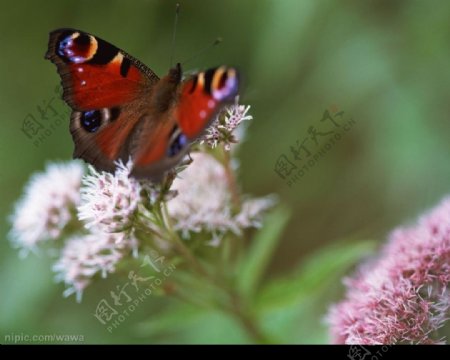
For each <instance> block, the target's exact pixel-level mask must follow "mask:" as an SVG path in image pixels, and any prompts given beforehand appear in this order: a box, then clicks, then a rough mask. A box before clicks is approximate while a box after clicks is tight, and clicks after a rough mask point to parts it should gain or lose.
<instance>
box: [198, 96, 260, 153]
mask: <svg viewBox="0 0 450 360" xmlns="http://www.w3.org/2000/svg"><path fill="white" fill-rule="evenodd" d="M238 100H239V99H238V98H236V103H235V104H233V105H231V106H229V107H227V108H226V109H225V111H223V112H222V113H220V114H219V116H218V117H217V119H216V120H215V121H214V122H213V123H212V125H211V126H210V127H209V128H208V129H207V130H206V134H205V135H204V136H203V137H202V138H201V140H200V142H201V143H203V142H206V143H207V144H208V145H209V146H210V147H212V148H215V147H216V146H217V145H218V144H221V143H222V144H224V148H225V150H227V151H230V149H231V144H233V143H237V142H238V139H237V138H236V134H235V130H236V128H237V127H238V125H239V124H240V123H242V122H243V121H245V120H251V119H253V117H252V116H251V115H249V114H248V111H249V110H250V106H245V105H239V104H238Z"/></svg>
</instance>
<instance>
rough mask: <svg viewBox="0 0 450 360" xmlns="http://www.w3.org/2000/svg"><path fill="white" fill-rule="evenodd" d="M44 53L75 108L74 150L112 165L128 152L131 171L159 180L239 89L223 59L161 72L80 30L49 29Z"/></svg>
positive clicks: (77, 155) (97, 164)
mask: <svg viewBox="0 0 450 360" xmlns="http://www.w3.org/2000/svg"><path fill="white" fill-rule="evenodd" d="M45 58H46V59H49V60H50V61H52V62H53V63H54V64H55V65H56V67H57V70H58V73H59V75H60V76H61V79H62V85H63V89H64V92H63V99H64V100H65V101H66V102H67V104H68V105H69V106H70V107H71V108H72V110H73V111H72V115H71V118H70V132H71V134H72V137H73V141H74V143H75V151H74V157H75V158H81V159H83V160H85V161H86V162H88V163H91V164H92V165H94V167H95V168H96V169H98V170H104V171H109V172H112V171H114V169H115V161H117V160H119V159H122V160H123V161H126V160H128V159H129V158H131V159H132V160H133V169H132V172H131V175H132V176H134V177H136V178H148V179H151V180H153V181H160V180H161V179H162V178H163V176H164V174H165V173H166V172H167V171H168V170H170V169H171V168H173V167H174V166H175V165H177V164H178V163H179V162H180V161H181V160H182V158H183V157H184V155H185V154H186V153H187V152H188V150H189V147H190V144H191V143H192V142H194V141H195V140H196V139H198V137H199V136H201V135H202V134H203V132H204V131H205V129H206V128H207V127H208V125H210V123H211V121H212V120H213V119H214V117H215V115H216V114H217V113H218V112H219V111H220V110H221V108H222V107H223V106H224V105H225V104H227V103H229V102H230V101H232V100H233V99H234V98H235V96H236V95H237V92H238V85H239V81H238V73H237V70H236V69H235V68H232V67H225V66H220V67H217V68H212V69H209V70H206V71H204V72H199V73H197V74H195V75H193V76H191V77H189V78H188V79H186V80H182V70H181V65H180V64H179V63H178V64H177V65H176V66H175V67H174V68H172V69H170V70H169V73H168V74H167V75H166V76H164V77H163V78H161V79H160V78H159V77H158V76H157V75H156V74H155V73H154V72H153V71H152V70H151V69H149V68H148V67H147V66H145V65H144V64H143V63H141V62H140V61H139V60H137V59H135V58H134V57H132V56H131V55H129V54H127V53H126V52H125V51H123V50H120V49H118V48H117V47H115V46H114V45H111V44H110V43H108V42H106V41H104V40H102V39H100V38H98V37H96V36H94V35H91V34H88V33H85V32H82V31H79V30H74V29H58V30H54V31H52V32H51V33H50V39H49V44H48V51H47V53H46V55H45Z"/></svg>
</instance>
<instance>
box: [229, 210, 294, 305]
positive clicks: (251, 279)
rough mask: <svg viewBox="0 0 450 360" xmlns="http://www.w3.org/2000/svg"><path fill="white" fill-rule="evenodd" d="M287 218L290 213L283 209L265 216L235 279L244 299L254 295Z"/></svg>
mask: <svg viewBox="0 0 450 360" xmlns="http://www.w3.org/2000/svg"><path fill="white" fill-rule="evenodd" d="M289 218H290V211H289V210H288V209H287V208H285V207H278V208H277V209H276V210H274V211H273V212H272V213H270V214H269V215H268V216H267V218H266V219H265V222H264V227H263V228H262V229H261V230H259V232H258V233H257V234H256V236H255V237H254V239H253V240H252V244H251V246H250V249H249V250H248V253H247V254H246V256H244V258H243V260H242V263H241V265H240V269H239V272H238V274H239V277H238V279H237V287H238V290H239V292H240V293H241V294H242V295H243V296H244V298H250V297H251V296H252V295H253V294H254V293H255V291H256V289H257V287H258V285H259V282H260V280H261V278H262V276H263V275H264V272H265V270H266V268H267V266H268V265H269V262H270V258H271V256H272V254H273V251H274V249H275V247H276V245H277V244H278V241H279V240H280V239H281V235H282V232H283V229H284V228H285V226H286V223H287V222H288V220H289Z"/></svg>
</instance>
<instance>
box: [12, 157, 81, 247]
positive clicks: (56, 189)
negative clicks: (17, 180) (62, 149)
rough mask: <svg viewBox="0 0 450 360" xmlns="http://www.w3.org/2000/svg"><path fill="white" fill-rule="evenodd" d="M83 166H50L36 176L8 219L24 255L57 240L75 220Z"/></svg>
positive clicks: (72, 163) (13, 237)
mask: <svg viewBox="0 0 450 360" xmlns="http://www.w3.org/2000/svg"><path fill="white" fill-rule="evenodd" d="M82 175H83V166H82V165H81V164H80V163H79V162H76V161H72V162H70V163H52V164H49V165H47V166H46V169H45V171H44V172H41V173H37V174H35V175H34V176H33V177H32V178H31V180H30V181H29V183H28V184H27V186H26V187H25V194H24V195H23V197H22V198H21V199H20V200H19V202H18V203H17V204H16V208H15V212H14V214H13V216H12V217H11V222H12V229H11V233H10V236H11V238H12V240H13V242H14V244H15V245H16V246H17V247H20V248H22V249H23V253H26V252H28V251H29V250H31V249H34V248H35V247H36V246H37V245H38V243H40V242H42V241H45V240H48V239H56V238H58V237H59V236H60V235H61V233H62V232H63V230H64V228H65V227H66V225H67V224H68V223H69V222H70V221H71V220H72V219H74V218H75V219H76V217H75V215H74V214H75V207H76V205H77V204H78V202H79V197H80V196H79V190H80V184H81V177H82Z"/></svg>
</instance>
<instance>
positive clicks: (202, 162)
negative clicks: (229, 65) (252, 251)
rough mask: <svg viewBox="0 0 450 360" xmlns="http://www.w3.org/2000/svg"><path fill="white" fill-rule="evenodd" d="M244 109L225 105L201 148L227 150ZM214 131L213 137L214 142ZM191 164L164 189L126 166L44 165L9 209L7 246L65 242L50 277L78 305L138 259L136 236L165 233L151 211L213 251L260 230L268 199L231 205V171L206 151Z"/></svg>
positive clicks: (244, 117)
mask: <svg viewBox="0 0 450 360" xmlns="http://www.w3.org/2000/svg"><path fill="white" fill-rule="evenodd" d="M248 109H249V107H248V106H247V107H246V106H242V105H237V104H236V105H234V106H232V107H230V108H229V109H228V110H227V112H226V114H225V115H224V116H222V117H219V119H218V120H217V121H216V123H215V124H214V125H213V126H212V127H211V128H210V130H209V135H206V139H207V141H208V143H210V145H213V146H217V144H218V143H219V142H220V143H223V145H224V147H225V148H227V149H229V145H230V143H232V142H235V139H234V136H233V131H234V130H235V129H236V127H237V126H238V125H239V124H240V123H241V122H242V121H244V120H249V119H251V116H250V115H248V114H247V112H248ZM215 131H217V132H218V134H219V136H218V137H217V136H215V135H214V136H213V134H215ZM192 159H193V162H192V164H190V165H189V166H184V165H183V166H180V167H179V168H178V169H177V173H178V177H176V178H175V179H174V180H173V183H172V184H171V187H170V186H169V185H170V181H171V180H170V181H169V180H168V182H167V183H165V184H164V185H158V184H152V183H150V182H143V181H138V180H136V179H135V178H133V177H131V176H130V171H131V168H132V163H131V161H129V162H128V163H127V164H123V163H121V162H119V163H118V164H117V169H116V171H115V173H114V174H111V173H106V172H98V171H96V170H95V169H94V168H92V167H90V169H89V171H88V173H87V174H86V175H84V176H83V172H84V167H83V166H82V165H81V164H80V163H79V162H76V161H73V162H69V163H66V164H51V165H49V166H47V168H46V170H45V171H44V172H43V173H40V174H37V175H35V176H33V177H32V179H31V181H30V183H29V184H28V186H27V187H26V190H25V195H24V196H23V198H22V199H21V200H20V201H19V202H18V204H17V206H16V209H15V213H14V215H13V216H12V218H11V222H12V230H11V237H12V239H13V243H14V245H15V246H17V247H19V248H21V249H22V251H25V252H27V251H29V250H33V249H35V248H37V247H38V245H41V244H42V245H43V244H44V243H47V244H48V243H49V240H56V239H62V240H65V241H64V242H56V241H53V243H50V244H51V245H52V247H53V249H54V248H57V245H58V244H59V245H60V248H59V258H58V260H57V262H56V264H55V265H54V271H55V272H56V273H57V279H58V280H59V281H63V282H64V283H65V284H66V286H67V289H66V291H65V293H64V294H65V295H67V296H68V295H71V294H76V296H77V299H78V300H80V299H81V295H82V292H83V290H84V289H85V288H86V286H88V284H90V282H91V281H92V278H93V277H94V276H96V275H101V276H103V277H105V276H107V275H108V274H109V273H113V272H114V271H115V269H116V266H117V264H118V263H119V261H121V260H122V259H123V258H124V257H126V256H129V255H130V254H133V255H134V256H137V250H138V246H139V243H138V240H137V238H136V236H135V234H136V233H138V232H141V231H142V229H144V232H146V233H149V234H164V233H167V229H164V228H162V227H163V226H167V224H166V225H163V223H164V222H161V213H160V212H158V210H159V211H161V209H162V206H163V204H162V203H166V204H167V211H168V215H169V217H170V221H169V222H170V224H172V227H173V229H171V230H172V231H178V232H179V233H180V234H181V236H182V237H183V238H189V237H191V236H194V235H195V234H196V233H200V232H202V233H206V234H207V235H209V236H210V237H211V242H210V244H211V245H219V244H220V240H221V238H222V237H223V236H224V235H225V234H226V233H231V234H235V235H241V234H242V230H243V229H246V228H250V227H258V226H260V225H261V221H262V215H263V213H264V212H265V211H266V210H267V209H269V208H270V207H271V206H273V204H274V199H273V198H271V197H265V198H259V199H246V200H239V199H238V201H236V199H235V198H233V196H235V195H236V194H235V193H234V192H235V191H236V189H234V188H233V186H234V184H232V181H231V179H230V176H231V175H230V172H232V169H228V168H226V166H225V165H223V164H222V163H221V162H219V161H218V160H216V159H215V158H214V157H213V156H212V155H209V154H206V153H202V152H197V153H193V154H192ZM182 169H184V170H182ZM168 187H170V189H168ZM232 194H233V195H232ZM147 230H150V231H147ZM153 240H154V241H155V242H161V241H166V242H167V243H168V242H169V239H160V238H156V237H155V239H153ZM166 248H170V245H169V244H167V246H166Z"/></svg>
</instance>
